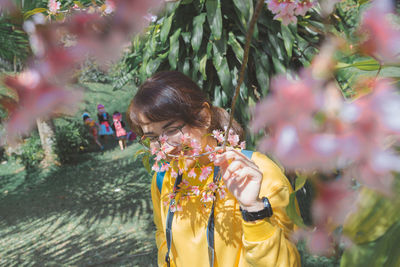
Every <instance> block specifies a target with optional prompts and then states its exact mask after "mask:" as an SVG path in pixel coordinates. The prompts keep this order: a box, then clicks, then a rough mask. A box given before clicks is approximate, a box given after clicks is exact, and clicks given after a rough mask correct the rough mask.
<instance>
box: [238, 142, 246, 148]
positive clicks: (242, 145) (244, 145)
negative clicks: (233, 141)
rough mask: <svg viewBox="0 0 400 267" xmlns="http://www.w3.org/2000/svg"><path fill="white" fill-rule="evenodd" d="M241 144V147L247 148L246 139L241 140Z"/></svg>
mask: <svg viewBox="0 0 400 267" xmlns="http://www.w3.org/2000/svg"><path fill="white" fill-rule="evenodd" d="M239 146H240V148H241V149H246V141H242V142H240V144H239Z"/></svg>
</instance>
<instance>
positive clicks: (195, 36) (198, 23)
mask: <svg viewBox="0 0 400 267" xmlns="http://www.w3.org/2000/svg"><path fill="white" fill-rule="evenodd" d="M206 15H207V14H206V13H201V14H200V15H198V16H196V17H195V18H194V20H193V33H192V40H191V41H192V47H193V51H194V52H195V53H197V51H199V48H200V45H201V41H202V40H203V24H204V22H205V20H206Z"/></svg>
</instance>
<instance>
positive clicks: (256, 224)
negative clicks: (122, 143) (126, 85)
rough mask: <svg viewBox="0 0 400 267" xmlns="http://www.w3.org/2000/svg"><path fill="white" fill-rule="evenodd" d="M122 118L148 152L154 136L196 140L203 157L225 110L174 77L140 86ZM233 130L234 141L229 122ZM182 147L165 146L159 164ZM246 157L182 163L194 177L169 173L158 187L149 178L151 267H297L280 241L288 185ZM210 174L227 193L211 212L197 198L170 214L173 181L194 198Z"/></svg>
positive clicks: (264, 162) (229, 153) (290, 247)
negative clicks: (205, 171)
mask: <svg viewBox="0 0 400 267" xmlns="http://www.w3.org/2000/svg"><path fill="white" fill-rule="evenodd" d="M128 118H130V120H131V121H130V123H131V124H132V127H133V128H134V129H135V130H136V131H137V133H140V134H141V135H142V136H143V138H148V140H150V145H151V146H157V144H158V142H159V137H160V136H167V137H168V136H169V137H170V140H171V139H173V138H175V139H176V136H180V137H182V136H186V137H188V138H189V139H192V140H193V139H196V140H199V143H200V144H201V148H202V150H203V151H205V149H206V147H207V145H208V146H209V147H216V146H217V141H216V140H215V139H214V138H213V137H212V136H211V135H210V133H212V132H213V130H218V129H224V126H227V124H228V121H229V116H228V114H227V112H226V111H225V110H223V109H221V108H218V107H213V106H212V104H211V102H210V101H209V100H207V98H206V97H205V95H204V94H203V92H202V91H201V90H200V88H199V87H198V86H197V85H196V84H195V83H194V82H193V81H192V80H191V79H190V78H188V77H187V76H185V75H183V74H181V73H179V72H175V71H169V72H160V73H157V74H155V75H154V76H153V77H151V78H149V79H148V80H147V81H145V83H144V84H143V85H142V86H141V87H140V88H139V90H138V92H137V94H136V95H135V97H134V98H133V100H132V101H131V104H130V106H129V108H128ZM233 130H234V131H235V132H236V133H237V134H239V136H241V137H242V132H243V131H242V129H241V128H240V126H239V125H238V124H237V123H236V122H235V123H234V125H233ZM167 142H168V141H167ZM182 147H183V146H180V145H178V144H171V145H170V146H167V148H166V149H165V150H164V153H165V154H166V155H167V160H172V159H173V158H174V156H177V155H180V153H181V150H182ZM242 152H243V153H242ZM248 152H249V151H240V150H234V149H227V150H226V151H225V152H224V153H222V154H219V155H218V156H217V157H216V159H215V161H214V162H210V159H209V157H207V155H203V156H201V157H200V158H199V159H198V163H196V160H195V158H193V157H187V158H186V159H185V161H186V162H185V164H186V166H187V167H188V168H187V170H190V169H191V168H193V169H196V174H197V175H195V176H193V175H189V173H188V171H183V174H182V175H179V176H178V177H177V178H175V175H172V172H173V171H172V170H171V169H169V170H167V171H166V172H165V173H163V175H162V176H161V177H162V178H161V179H159V178H160V173H155V174H154V177H153V181H152V187H151V195H152V201H153V210H154V223H155V225H156V228H157V230H156V243H157V247H158V264H159V266H184V267H186V266H299V265H300V257H299V254H298V252H297V249H296V246H295V245H294V244H293V243H291V242H290V241H289V239H288V237H289V234H290V233H291V232H292V231H293V230H294V225H293V223H292V222H291V221H290V219H289V218H288V216H287V214H286V211H285V208H286V206H287V204H288V203H289V195H290V193H291V192H292V188H291V185H290V183H289V182H288V180H287V178H286V177H285V176H284V174H283V173H282V171H281V169H280V168H279V167H277V165H275V164H274V163H273V162H272V161H271V160H270V159H268V158H267V157H266V156H265V155H263V154H260V153H258V152H254V153H251V152H250V154H251V156H250V155H249V153H248ZM244 154H247V156H246V155H244ZM204 166H210V167H211V168H210V170H212V171H211V172H210V173H209V175H208V177H207V178H206V179H199V178H198V174H199V172H200V171H199V170H198V169H200V168H204ZM218 169H219V171H220V173H221V175H222V180H223V183H224V184H225V185H226V187H227V189H228V190H229V192H228V193H227V194H226V196H225V197H224V198H223V197H221V196H219V197H215V198H214V201H213V202H212V205H211V204H207V205H206V204H205V203H204V202H202V201H201V196H200V195H198V194H192V195H190V194H189V195H188V196H187V201H186V203H185V205H182V207H181V211H176V212H174V210H172V208H171V207H172V205H175V204H176V202H175V201H176V199H175V198H174V196H175V195H176V194H171V192H176V190H179V184H180V182H179V183H177V181H178V180H179V179H180V180H179V181H185V182H186V183H187V184H188V185H187V186H189V187H191V188H198V189H200V190H201V189H204V188H205V187H207V185H210V183H211V182H213V181H215V180H216V177H218V176H217V175H216V174H217V172H218ZM203 178H204V177H203ZM168 196H172V198H170V199H171V200H170V201H169V205H168V202H167V205H164V203H163V202H165V199H166V198H167V199H168ZM271 207H272V210H271ZM175 210H176V209H175Z"/></svg>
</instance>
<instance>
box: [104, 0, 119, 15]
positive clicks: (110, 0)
mask: <svg viewBox="0 0 400 267" xmlns="http://www.w3.org/2000/svg"><path fill="white" fill-rule="evenodd" d="M105 5H106V9H105V10H104V13H106V14H110V13H112V12H114V10H115V7H116V5H115V2H114V0H106V2H105Z"/></svg>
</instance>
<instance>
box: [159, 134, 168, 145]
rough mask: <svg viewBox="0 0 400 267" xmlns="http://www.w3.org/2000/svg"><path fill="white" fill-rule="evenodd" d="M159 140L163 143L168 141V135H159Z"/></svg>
mask: <svg viewBox="0 0 400 267" xmlns="http://www.w3.org/2000/svg"><path fill="white" fill-rule="evenodd" d="M159 140H160V143H161V144H162V145H163V144H165V143H166V142H167V141H168V136H167V135H164V134H163V135H161V136H160V138H159Z"/></svg>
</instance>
